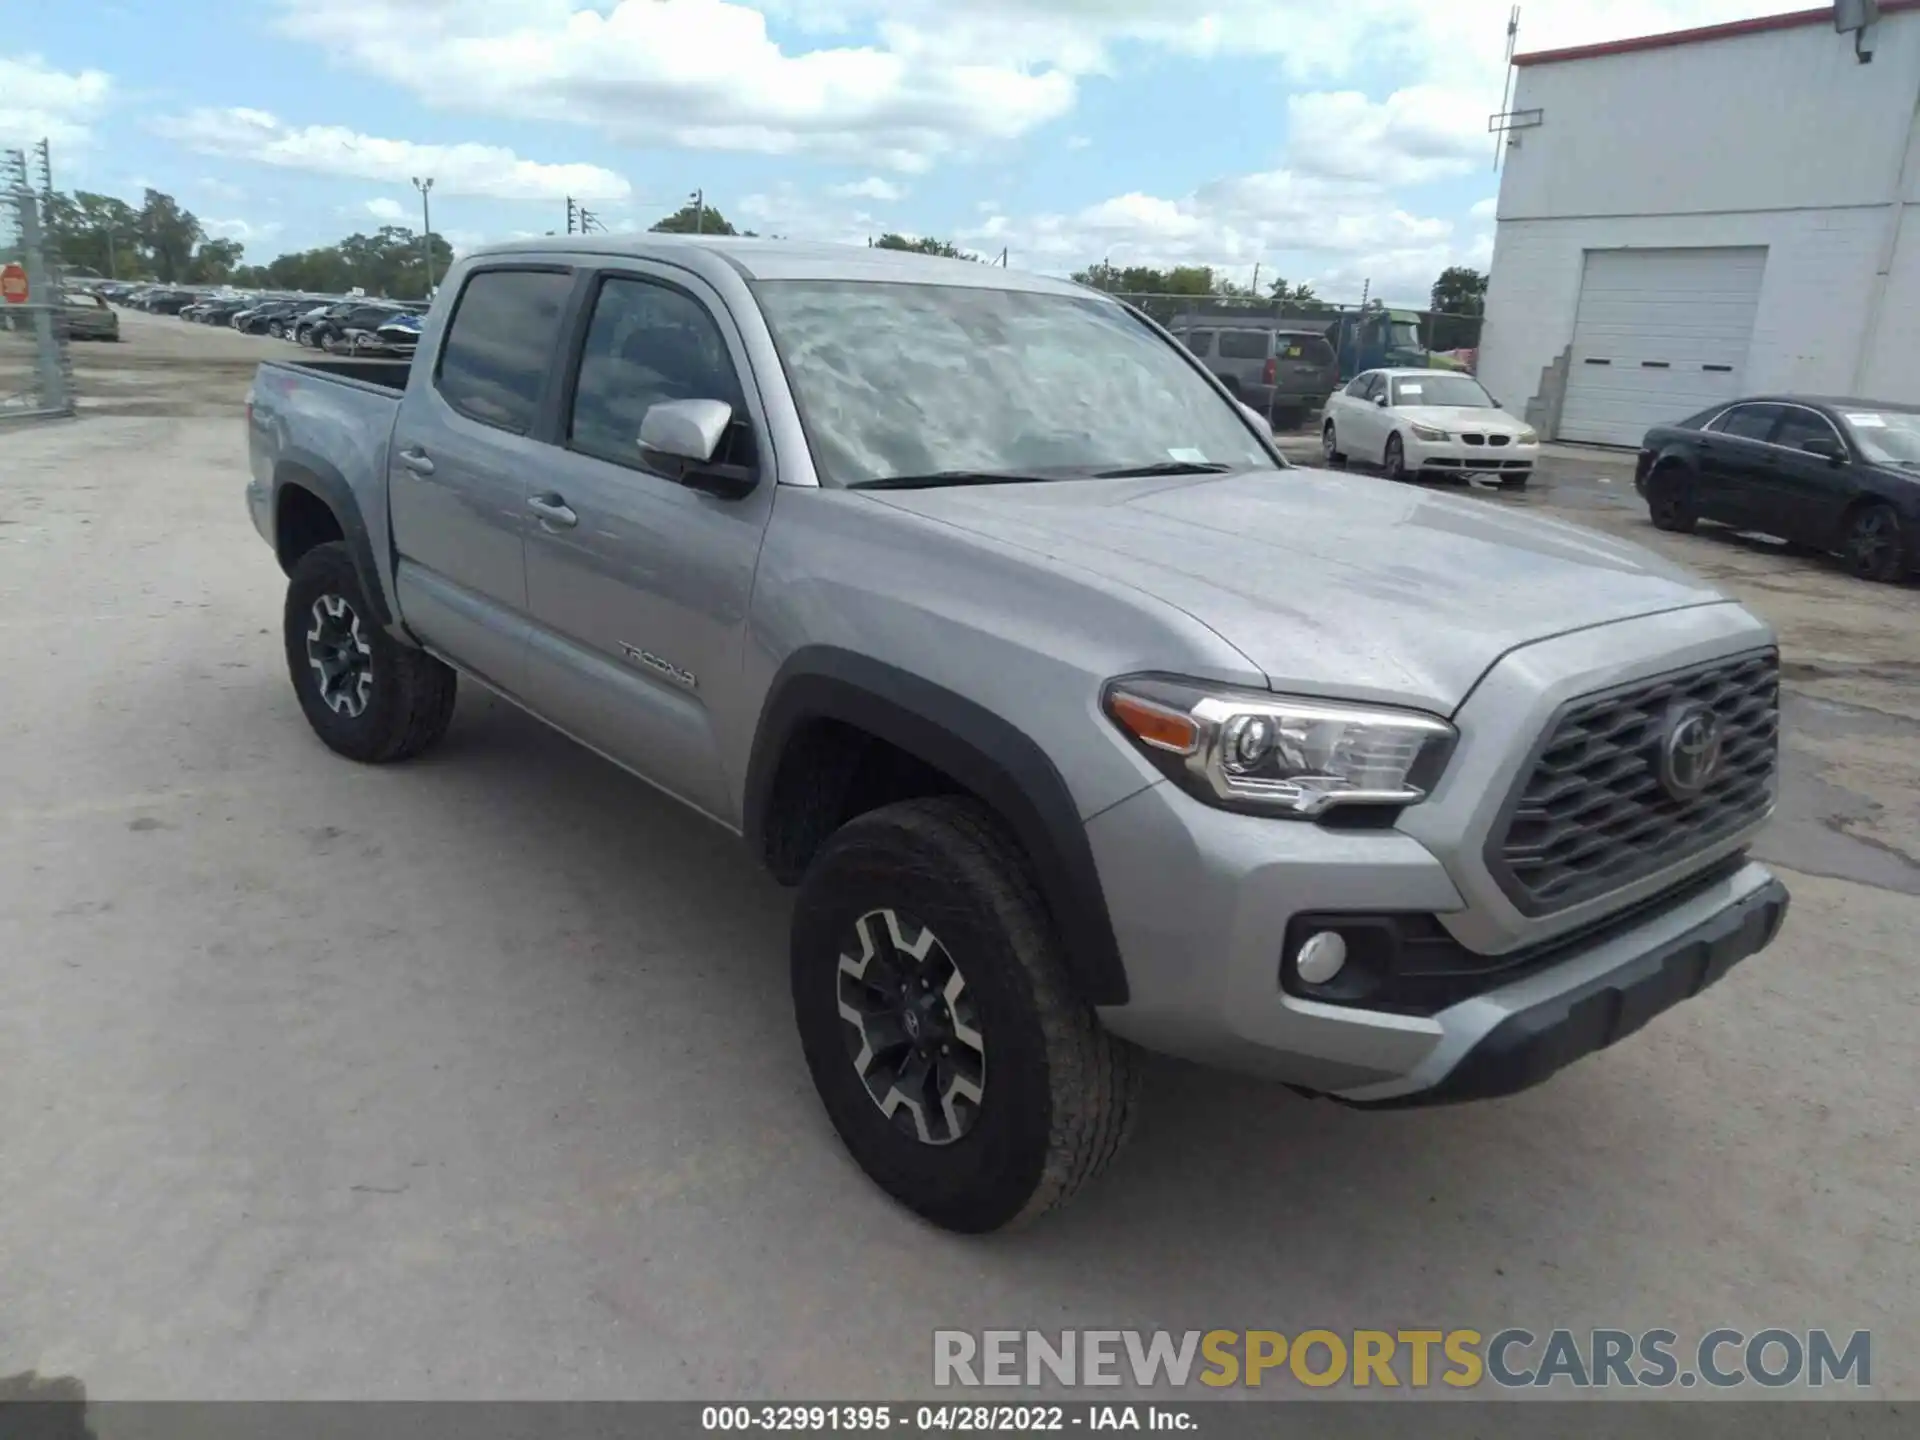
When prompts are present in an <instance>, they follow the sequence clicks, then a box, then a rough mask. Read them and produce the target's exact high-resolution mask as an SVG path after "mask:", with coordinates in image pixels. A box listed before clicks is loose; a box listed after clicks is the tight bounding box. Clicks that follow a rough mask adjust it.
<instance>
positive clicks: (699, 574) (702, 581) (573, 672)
mask: <svg viewBox="0 0 1920 1440" xmlns="http://www.w3.org/2000/svg"><path fill="white" fill-rule="evenodd" d="M570 351H571V354H570V357H569V360H570V363H569V365H568V366H567V368H568V370H569V371H570V372H571V379H570V380H569V381H568V383H567V386H566V390H565V393H564V395H563V398H562V401H561V411H560V414H561V429H560V432H559V437H558V438H559V439H560V442H561V445H562V448H561V449H559V450H558V451H556V452H555V453H554V455H553V456H552V458H551V460H550V462H549V463H548V465H547V467H546V470H545V475H544V478H543V481H542V489H541V490H540V491H539V492H537V493H536V495H535V496H534V497H533V498H534V499H535V500H536V501H537V502H539V504H540V505H541V507H542V516H541V518H540V519H539V520H538V522H537V523H536V525H535V527H534V528H533V529H532V530H530V531H529V533H528V539H527V594H528V600H529V604H530V608H531V613H532V617H533V622H534V624H533V634H532V643H531V645H530V647H529V651H528V660H527V664H528V675H529V682H528V683H529V686H530V688H531V690H532V692H533V693H534V694H536V695H538V697H539V699H540V704H541V709H542V713H543V714H545V715H547V716H548V717H549V718H551V719H552V720H553V721H554V722H555V723H556V724H558V725H560V726H562V727H563V728H565V729H566V730H567V731H569V732H570V733H571V734H573V735H574V736H576V737H577V738H579V739H581V740H583V741H585V742H586V743H587V744H589V745H591V746H593V747H594V748H596V749H598V750H600V751H602V752H603V753H605V754H607V755H609V756H611V757H612V758H614V759H615V760H617V761H619V762H620V763H622V764H624V765H626V766H627V767H628V768H630V769H632V770H633V771H634V772H635V773H636V774H639V775H641V776H643V777H645V778H646V779H648V780H651V781H652V782H653V783H654V784H656V785H658V786H659V787H660V788H661V789H663V790H665V791H667V792H668V793H669V794H672V795H676V796H678V797H679V798H681V799H682V800H685V801H686V802H687V803H689V804H691V805H694V806H696V807H698V808H699V809H701V810H704V811H706V812H707V813H708V814H709V815H712V816H714V817H716V818H718V819H720V820H721V821H722V822H723V823H728V824H731V823H733V822H734V820H735V819H736V818H737V816H736V811H737V805H736V804H735V802H734V801H733V800H732V798H731V795H732V791H733V788H734V787H733V786H732V785H730V783H729V781H730V777H728V775H727V774H726V773H725V771H724V770H723V767H722V764H721V760H720V754H721V750H720V745H719V742H718V738H717V735H716V732H715V725H714V711H715V709H718V708H720V707H722V706H724V705H726V704H727V703H728V702H729V699H730V697H731V694H732V692H731V687H732V685H733V683H734V677H735V676H736V675H738V673H739V671H740V667H741V645H742V644H743V643H744V635H745V625H746V617H747V606H748V602H749V600H750V598H751V595H752V589H753V575H754V566H755V564H756V563H757V561H758V559H759V555H760V539H761V536H762V534H763V533H764V531H765V529H766V525H767V520H768V518H769V516H770V515H771V514H772V510H773V502H774V489H775V485H774V481H775V476H774V468H773V465H772V464H771V458H772V457H771V453H770V452H769V451H768V450H767V449H766V447H765V444H764V441H763V440H762V439H761V437H764V436H765V435H766V433H767V430H766V422H765V414H764V411H763V410H762V408H761V404H760V400H759V395H758V391H757V388H756V387H755V385H754V384H753V375H752V371H751V368H750V367H749V365H748V362H747V358H746V347H745V345H744V343H743V342H742V340H741V337H740V334H739V332H738V330H737V329H736V328H735V326H734V324H733V320H732V317H731V316H730V315H729V313H728V312H727V309H726V307H725V304H724V303H723V302H722V301H721V299H720V297H719V296H718V295H716V294H715V293H714V292H713V291H712V290H711V289H709V288H708V287H707V285H706V284H705V283H704V282H703V281H701V280H699V279H698V278H697V277H695V276H693V275H692V274H690V273H688V272H686V271H683V270H679V269H677V268H676V267H672V266H668V265H656V264H649V263H645V262H630V263H628V264H624V265H622V266H621V267H619V268H618V269H616V270H609V271H606V272H604V273H603V274H601V275H600V276H599V277H598V279H597V281H596V282H594V285H593V293H592V295H591V296H590V297H589V303H588V305H587V306H586V308H585V313H584V314H583V316H582V318H581V321H580V322H579V324H578V328H577V333H576V335H575V338H574V340H573V341H572V342H571V345H570ZM667 400H721V401H724V402H725V403H726V404H728V405H730V406H732V407H733V412H734V417H735V418H734V423H733V425H732V427H731V428H730V430H729V432H728V434H727V436H726V438H725V439H723V440H722V442H721V450H720V452H719V453H718V454H716V456H715V459H716V460H719V461H722V462H723V463H726V464H728V465H735V466H742V467H750V468H752V469H754V470H756V471H757V483H756V485H755V486H754V488H753V489H752V490H751V491H750V492H748V493H747V494H745V495H743V496H739V497H738V498H723V497H722V496H719V495H716V494H712V493H708V492H706V491H702V490H699V489H696V488H693V487H691V486H689V485H687V484H683V483H681V482H679V481H677V480H673V479H670V478H668V477H667V476H666V475H665V474H662V473H659V472H657V471H656V470H654V469H653V468H651V467H650V466H649V465H648V463H647V461H646V459H645V457H644V456H643V454H642V452H641V450H640V447H639V445H638V443H637V441H638V437H639V434H640V426H641V422H642V420H643V419H644V418H645V416H646V413H647V411H648V409H649V408H650V407H652V406H653V405H655V404H658V403H660V402H662V401H667ZM735 703H737V701H736V702H735ZM710 706H712V707H714V709H710V708H709V707H710ZM732 778H733V779H734V780H737V779H738V778H739V777H732Z"/></svg>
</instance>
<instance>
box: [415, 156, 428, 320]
mask: <svg viewBox="0 0 1920 1440" xmlns="http://www.w3.org/2000/svg"><path fill="white" fill-rule="evenodd" d="M413 188H414V189H416V190H418V191H419V192H420V225H421V228H422V229H423V230H424V231H425V232H426V233H425V234H424V235H422V236H421V237H420V243H421V244H422V245H423V246H424V247H425V248H426V252H427V298H428V299H429V300H431V299H432V298H433V207H432V205H431V203H430V202H429V201H428V199H427V192H428V191H430V190H432V189H433V177H432V176H431V175H429V176H428V177H427V178H426V179H424V180H422V179H421V178H420V177H419V176H418V175H416V176H414V177H413Z"/></svg>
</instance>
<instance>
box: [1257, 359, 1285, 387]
mask: <svg viewBox="0 0 1920 1440" xmlns="http://www.w3.org/2000/svg"><path fill="white" fill-rule="evenodd" d="M1279 378H1280V362H1279V361H1278V360H1275V359H1274V358H1273V357H1272V356H1271V355H1269V356H1268V357H1267V366H1266V369H1264V370H1262V371H1261V372H1260V383H1261V384H1262V385H1271V384H1273V382H1274V381H1275V380H1278V379H1279Z"/></svg>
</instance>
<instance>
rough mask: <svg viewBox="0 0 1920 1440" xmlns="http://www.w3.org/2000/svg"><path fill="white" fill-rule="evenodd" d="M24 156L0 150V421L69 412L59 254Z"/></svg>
mask: <svg viewBox="0 0 1920 1440" xmlns="http://www.w3.org/2000/svg"><path fill="white" fill-rule="evenodd" d="M41 199H42V197H41V195H40V193H39V192H37V191H35V190H34V189H33V187H32V186H31V185H30V184H29V183H28V171H27V157H26V155H25V153H24V152H22V151H18V150H11V151H0V423H4V422H6V421H9V420H14V419H24V418H28V417H34V416H52V415H71V414H72V413H73V364H72V361H71V360H70V359H69V357H68V355H67V335H66V328H65V326H64V324H63V323H62V315H61V308H60V293H61V290H60V287H61V275H60V257H59V255H58V254H57V253H56V250H55V246H54V244H53V241H52V239H51V237H50V236H49V235H48V234H47V230H46V227H45V225H44V223H43V214H44V212H43V210H42V205H41Z"/></svg>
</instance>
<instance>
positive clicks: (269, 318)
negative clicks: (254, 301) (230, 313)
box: [233, 300, 313, 339]
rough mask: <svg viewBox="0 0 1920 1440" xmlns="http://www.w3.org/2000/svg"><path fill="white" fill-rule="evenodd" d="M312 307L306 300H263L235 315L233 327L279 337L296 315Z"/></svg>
mask: <svg viewBox="0 0 1920 1440" xmlns="http://www.w3.org/2000/svg"><path fill="white" fill-rule="evenodd" d="M312 308H313V307H312V306H311V305H309V304H308V303H307V302H306V301H304V300H263V301H261V302H260V304H258V305H256V306H254V307H253V308H252V309H251V310H242V311H241V312H240V313H239V314H238V315H235V316H234V317H233V327H234V329H236V330H244V331H245V332H246V333H247V334H249V335H271V336H273V337H274V338H275V339H278V338H279V337H280V336H282V335H284V334H285V333H286V331H287V327H288V326H289V325H290V324H292V323H293V320H294V317H296V316H298V315H301V314H304V313H305V312H306V311H308V310H310V309H312Z"/></svg>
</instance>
